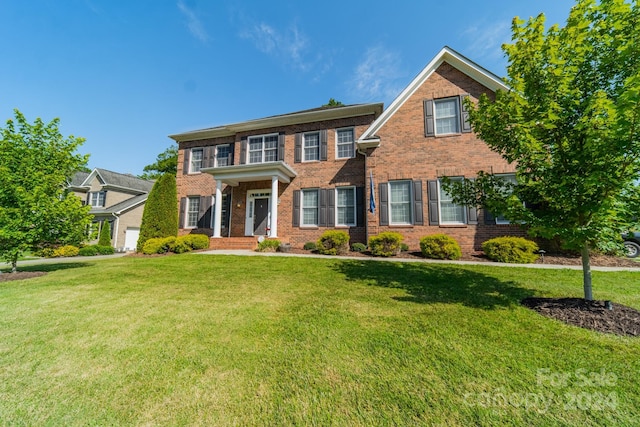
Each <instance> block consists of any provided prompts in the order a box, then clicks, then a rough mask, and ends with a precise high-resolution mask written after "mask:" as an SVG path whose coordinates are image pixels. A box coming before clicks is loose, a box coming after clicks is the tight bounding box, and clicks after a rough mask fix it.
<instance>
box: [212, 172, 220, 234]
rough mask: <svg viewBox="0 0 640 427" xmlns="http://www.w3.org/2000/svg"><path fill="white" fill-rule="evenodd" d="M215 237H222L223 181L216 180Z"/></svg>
mask: <svg viewBox="0 0 640 427" xmlns="http://www.w3.org/2000/svg"><path fill="white" fill-rule="evenodd" d="M213 215H214V217H213V237H221V236H220V229H221V228H222V227H221V226H222V181H220V180H219V179H217V180H216V200H215V205H214V211H213Z"/></svg>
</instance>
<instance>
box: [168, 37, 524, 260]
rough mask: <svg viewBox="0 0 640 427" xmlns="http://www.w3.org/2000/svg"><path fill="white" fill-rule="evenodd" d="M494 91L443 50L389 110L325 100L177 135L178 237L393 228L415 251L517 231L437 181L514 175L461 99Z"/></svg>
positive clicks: (474, 243) (292, 239) (296, 243)
mask: <svg viewBox="0 0 640 427" xmlns="http://www.w3.org/2000/svg"><path fill="white" fill-rule="evenodd" d="M497 89H503V90H506V89H507V88H506V87H505V85H504V84H503V83H502V81H501V80H500V79H499V78H498V77H497V76H495V75H493V74H492V73H490V72H489V71H487V70H485V69H484V68H482V67H480V66H478V65H477V64H475V63H473V62H472V61H470V60H469V59H467V58H465V57H463V56H462V55H460V54H458V53H457V52H455V51H453V50H452V49H450V48H447V47H445V48H444V49H442V50H441V51H440V52H439V53H438V55H437V56H436V57H435V58H434V59H433V60H432V61H431V62H430V63H429V64H428V65H427V66H426V67H425V69H424V70H422V72H421V73H420V74H419V75H418V76H417V77H416V78H415V79H414V80H413V81H412V82H411V83H410V84H409V85H408V86H407V87H406V89H404V90H403V91H402V93H401V94H400V95H399V96H398V97H397V98H396V99H395V100H394V101H393V102H392V103H391V105H390V106H389V107H388V108H387V109H386V110H384V112H383V111H382V104H380V103H374V104H362V105H348V106H341V107H333V108H326V107H325V108H318V109H314V110H307V111H301V112H296V113H291V114H285V115H280V116H273V117H266V118H262V119H257V120H250V121H247V122H242V123H235V124H230V125H225V126H219V127H214V128H209V129H203V130H197V131H192V132H186V133H181V134H176V135H172V136H171V138H173V139H174V140H175V141H176V142H178V144H179V151H178V165H179V168H178V173H177V186H178V197H179V212H180V226H179V228H180V233H181V234H186V233H190V232H198V233H206V234H209V235H210V236H212V237H213V238H212V247H215V246H216V239H218V238H222V237H231V238H234V237H243V236H253V237H257V236H268V237H274V238H275V237H277V238H278V239H280V240H281V241H282V242H287V243H290V244H291V245H292V246H293V247H301V246H303V245H304V243H305V242H308V241H316V240H317V239H318V237H319V236H320V235H321V234H322V233H323V232H324V231H325V230H328V229H341V230H345V231H347V232H348V233H349V234H350V236H351V242H362V243H366V242H367V240H368V238H369V237H370V236H372V235H376V234H378V233H380V232H383V231H397V232H399V233H401V234H402V235H403V236H404V237H405V242H406V243H407V244H408V245H409V246H410V247H411V248H418V242H419V239H420V238H421V237H423V236H426V235H430V234H436V233H446V234H448V235H451V236H452V237H454V238H455V239H457V240H458V242H459V243H460V244H461V246H462V247H463V249H465V250H467V251H469V250H472V249H477V248H479V247H480V244H481V243H482V242H483V241H484V240H486V239H488V238H490V237H493V236H498V235H505V234H522V231H521V230H520V229H519V228H518V227H517V226H513V225H509V224H508V223H507V221H505V220H504V218H501V217H499V216H498V217H496V216H493V215H491V214H489V213H487V212H482V210H481V211H480V212H478V210H477V209H476V208H472V207H465V206H458V205H455V204H453V203H452V202H451V198H450V197H449V195H448V194H447V193H446V192H445V191H443V189H442V188H441V186H440V178H442V177H444V176H448V177H451V178H454V179H455V178H461V177H468V178H470V177H474V176H475V174H476V173H477V171H479V170H485V171H490V172H494V173H499V174H504V176H505V179H513V176H514V175H513V173H514V170H515V169H514V167H513V165H509V164H507V162H506V161H504V160H503V159H502V158H501V157H500V156H499V155H498V154H496V153H494V152H492V151H491V150H490V149H489V148H488V147H487V145H486V144H485V143H483V142H482V141H481V140H479V139H478V138H477V137H476V136H475V134H474V133H473V132H472V130H471V127H470V126H469V123H468V121H467V120H466V116H467V113H466V111H465V110H464V105H463V103H462V100H463V99H464V98H465V97H469V98H470V99H471V100H472V101H474V102H475V101H477V99H478V98H479V97H480V95H481V94H482V93H486V94H488V95H489V96H492V95H493V93H494V92H495V91H496V90H497ZM372 184H373V185H374V188H373V191H372V189H371V188H370V186H371V185H372ZM372 198H373V199H374V200H373V201H375V205H376V206H375V209H372V208H373V203H372Z"/></svg>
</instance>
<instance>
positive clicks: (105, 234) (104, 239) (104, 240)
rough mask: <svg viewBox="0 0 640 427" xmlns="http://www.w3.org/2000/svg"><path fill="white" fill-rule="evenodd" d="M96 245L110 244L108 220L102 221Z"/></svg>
mask: <svg viewBox="0 0 640 427" xmlns="http://www.w3.org/2000/svg"><path fill="white" fill-rule="evenodd" d="M98 245H99V246H111V224H109V221H104V222H103V223H102V229H101V230H100V237H99V238H98Z"/></svg>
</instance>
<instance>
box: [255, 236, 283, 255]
mask: <svg viewBox="0 0 640 427" xmlns="http://www.w3.org/2000/svg"><path fill="white" fill-rule="evenodd" d="M279 247H280V240H278V239H265V240H263V241H262V242H260V243H258V249H256V251H258V252H275V251H277V250H278V248H279Z"/></svg>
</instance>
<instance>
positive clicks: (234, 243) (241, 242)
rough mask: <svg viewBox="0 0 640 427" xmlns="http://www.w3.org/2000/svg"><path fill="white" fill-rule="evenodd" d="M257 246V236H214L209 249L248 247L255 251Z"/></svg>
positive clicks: (210, 240) (247, 248)
mask: <svg viewBox="0 0 640 427" xmlns="http://www.w3.org/2000/svg"><path fill="white" fill-rule="evenodd" d="M257 247H258V238H257V237H218V238H213V237H212V238H210V239H209V249H230V250H234V249H236V250H239V249H246V250H250V251H253V250H255V249H256V248H257Z"/></svg>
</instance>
